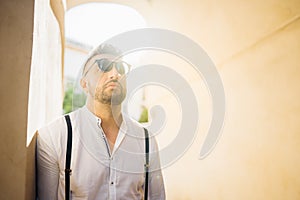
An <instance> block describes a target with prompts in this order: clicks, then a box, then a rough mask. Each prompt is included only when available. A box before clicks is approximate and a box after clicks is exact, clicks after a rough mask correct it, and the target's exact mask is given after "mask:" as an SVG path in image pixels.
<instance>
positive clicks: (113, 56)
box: [90, 54, 121, 61]
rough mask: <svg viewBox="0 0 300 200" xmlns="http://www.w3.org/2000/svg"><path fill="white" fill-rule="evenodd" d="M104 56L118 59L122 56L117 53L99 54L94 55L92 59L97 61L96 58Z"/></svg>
mask: <svg viewBox="0 0 300 200" xmlns="http://www.w3.org/2000/svg"><path fill="white" fill-rule="evenodd" d="M102 58H107V59H109V60H118V59H120V58H121V57H120V56H116V55H112V54H98V55H95V56H93V57H92V58H91V59H90V60H91V61H95V60H99V59H102Z"/></svg>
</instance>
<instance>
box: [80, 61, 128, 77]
mask: <svg viewBox="0 0 300 200" xmlns="http://www.w3.org/2000/svg"><path fill="white" fill-rule="evenodd" d="M101 60H108V61H109V62H110V64H109V66H110V65H112V64H115V63H125V64H126V65H127V66H128V71H127V72H124V74H127V73H128V72H130V69H131V65H130V64H128V63H127V62H125V61H111V60H109V59H108V58H100V59H96V60H95V61H94V62H93V63H92V64H91V66H90V67H89V69H88V70H87V71H86V72H85V73H84V75H83V77H85V76H86V75H87V74H88V73H89V71H90V70H91V69H92V67H93V65H94V64H95V63H97V67H98V69H99V70H100V71H101V72H103V73H106V72H109V71H110V70H111V69H112V68H113V67H115V68H116V70H117V71H118V73H119V74H120V75H124V74H122V73H121V72H120V71H119V68H117V67H116V65H114V66H112V67H107V68H110V69H109V70H106V71H104V70H103V67H100V64H99V61H101Z"/></svg>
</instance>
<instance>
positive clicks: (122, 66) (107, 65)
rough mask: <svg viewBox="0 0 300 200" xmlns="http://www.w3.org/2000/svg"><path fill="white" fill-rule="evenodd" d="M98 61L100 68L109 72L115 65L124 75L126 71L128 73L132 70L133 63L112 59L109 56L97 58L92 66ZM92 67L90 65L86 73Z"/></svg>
mask: <svg viewBox="0 0 300 200" xmlns="http://www.w3.org/2000/svg"><path fill="white" fill-rule="evenodd" d="M95 63H97V66H98V68H99V69H100V70H101V71H102V72H104V73H105V72H109V71H110V70H111V69H112V68H113V67H115V69H116V70H117V71H118V73H119V74H121V75H124V74H126V73H128V72H129V71H130V67H131V65H130V64H128V63H126V62H124V61H111V60H109V59H107V58H102V59H99V60H96V61H95V62H94V63H93V64H92V66H93V65H94V64H95ZM91 68H92V67H90V68H89V69H88V70H87V71H86V72H85V74H84V76H85V75H87V73H88V72H89V71H90V69H91Z"/></svg>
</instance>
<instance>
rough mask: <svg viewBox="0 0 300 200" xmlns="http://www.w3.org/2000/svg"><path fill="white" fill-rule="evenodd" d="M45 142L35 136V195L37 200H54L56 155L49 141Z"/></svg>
mask: <svg viewBox="0 0 300 200" xmlns="http://www.w3.org/2000/svg"><path fill="white" fill-rule="evenodd" d="M49 139H50V138H49ZM46 141H47V139H46V138H44V137H43V136H42V135H40V134H39V133H38V134H37V152H36V162H37V193H38V194H37V195H38V199H39V200H48V199H49V200H50V199H51V200H56V199H57V189H58V180H59V167H58V162H57V155H56V153H55V150H54V149H53V146H52V143H51V141H47V142H46ZM51 147H52V148H51Z"/></svg>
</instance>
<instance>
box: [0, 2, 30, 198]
mask: <svg viewBox="0 0 300 200" xmlns="http://www.w3.org/2000/svg"><path fill="white" fill-rule="evenodd" d="M18 8H20V9H18ZM33 8H34V1H30V0H27V1H15V0H11V1H1V3H0V19H1V31H0V40H1V42H0V43H1V47H0V56H1V59H0V63H1V64H0V66H1V67H0V70H1V72H0V76H1V86H0V88H1V101H0V102H1V103H0V110H1V119H0V123H1V134H0V152H1V153H0V160H1V165H0V172H1V178H0V199H24V197H25V195H26V182H27V181H28V182H31V181H32V178H31V177H26V173H25V172H26V170H27V169H26V160H27V159H26V158H27V156H26V152H27V150H26V127H27V107H28V88H29V73H30V64H31V49H32V37H33V35H32V32H33ZM26 178H28V179H29V180H28V179H27V180H26ZM28 182H27V183H28ZM31 191H32V190H31Z"/></svg>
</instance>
